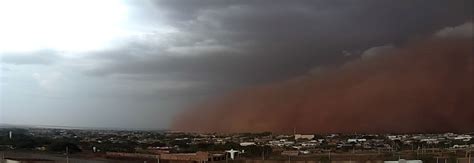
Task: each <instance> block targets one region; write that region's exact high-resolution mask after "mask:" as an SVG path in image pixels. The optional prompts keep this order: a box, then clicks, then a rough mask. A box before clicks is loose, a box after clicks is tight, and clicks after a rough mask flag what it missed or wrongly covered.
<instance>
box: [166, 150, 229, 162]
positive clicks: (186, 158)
mask: <svg viewBox="0 0 474 163" xmlns="http://www.w3.org/2000/svg"><path fill="white" fill-rule="evenodd" d="M225 159H226V155H225V154H223V153H209V152H196V153H168V154H161V155H160V161H163V162H167V163H206V162H212V161H220V160H225Z"/></svg>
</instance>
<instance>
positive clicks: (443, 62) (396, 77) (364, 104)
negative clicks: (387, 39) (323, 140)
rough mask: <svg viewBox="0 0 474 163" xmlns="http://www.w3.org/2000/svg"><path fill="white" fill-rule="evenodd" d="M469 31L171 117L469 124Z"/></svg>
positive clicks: (291, 124) (248, 127) (243, 124)
mask: <svg viewBox="0 0 474 163" xmlns="http://www.w3.org/2000/svg"><path fill="white" fill-rule="evenodd" d="M473 55H474V54H473V46H472V39H471V38H470V39H440V38H430V39H428V40H425V41H417V42H411V43H407V44H406V45H402V46H401V47H399V48H394V49H392V50H389V51H385V52H383V53H381V54H377V55H375V56H371V57H365V58H364V57H362V58H360V59H357V60H353V61H350V62H348V63H346V64H344V65H342V66H340V67H338V68H332V69H326V70H324V71H321V72H318V73H317V74H308V75H304V76H300V77H296V78H294V79H291V80H288V81H283V82H275V83H270V84H267V85H263V86H258V87H252V88H247V89H243V90H239V91H237V92H234V93H231V94H229V95H227V96H225V97H220V98H217V99H213V100H211V101H208V102H207V103H205V104H204V105H201V106H199V107H197V108H193V109H190V110H187V111H186V112H183V113H181V114H179V116H178V117H176V121H175V122H174V124H173V129H175V130H180V131H193V132H194V131H197V132H262V131H272V132H293V130H294V129H296V130H297V132H306V133H309V132H317V133H332V132H340V133H354V132H371V133H374V132H375V133H380V132H443V131H450V132H467V131H473V130H474V93H473V92H474V88H473V85H474V80H473V76H474V72H473V66H474V65H473V64H474V59H473V58H474V57H473Z"/></svg>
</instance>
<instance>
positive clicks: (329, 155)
mask: <svg viewBox="0 0 474 163" xmlns="http://www.w3.org/2000/svg"><path fill="white" fill-rule="evenodd" d="M328 158H329V162H331V150H330V149H329V154H328Z"/></svg>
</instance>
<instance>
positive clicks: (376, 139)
mask: <svg viewBox="0 0 474 163" xmlns="http://www.w3.org/2000/svg"><path fill="white" fill-rule="evenodd" d="M473 137H474V133H437V134H427V133H425V134H337V133H335V134H307V133H305V134H299V133H298V132H296V131H295V133H292V134H275V133H271V132H262V133H235V134H221V133H183V132H172V131H127V130H85V129H57V128H53V129H51V128H0V154H1V160H2V161H3V162H8V160H10V161H14V160H20V161H18V162H21V160H22V159H23V160H25V159H26V160H28V159H29V160H30V162H31V160H32V159H33V160H35V159H36V160H37V162H47V161H48V160H50V161H53V162H54V161H55V162H74V161H76V162H88V161H89V162H91V161H96V162H101V161H102V162H148V163H149V162H162V163H163V162H165V163H168V162H169V163H172V162H179V163H184V162H199V163H204V162H214V161H215V162H219V161H225V162H229V161H231V162H235V161H237V162H239V161H240V162H242V161H244V162H249V161H250V162H259V163H264V162H266V161H270V162H271V161H273V162H272V163H278V162H282V163H283V162H287V163H288V162H299V163H300V162H301V163H303V162H311V161H312V162H341V163H342V162H344V163H345V162H364V163H366V162H368V161H369V162H390V161H392V162H393V161H395V162H400V161H406V162H412V163H420V162H433V163H471V162H472V158H471V154H472V151H471V150H472V149H474V139H473ZM262 161H263V162H262Z"/></svg>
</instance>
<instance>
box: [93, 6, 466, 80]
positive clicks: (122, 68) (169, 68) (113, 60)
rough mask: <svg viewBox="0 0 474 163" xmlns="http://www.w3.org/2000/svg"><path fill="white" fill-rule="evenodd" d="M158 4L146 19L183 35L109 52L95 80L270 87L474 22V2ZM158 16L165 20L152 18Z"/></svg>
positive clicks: (144, 42) (97, 71)
mask: <svg viewBox="0 0 474 163" xmlns="http://www.w3.org/2000/svg"><path fill="white" fill-rule="evenodd" d="M141 3H142V4H143V2H141ZM150 3H151V4H153V5H154V7H150V8H152V9H153V10H151V11H146V12H143V13H142V15H146V14H150V15H151V18H148V19H145V20H147V21H149V20H151V19H152V18H153V15H159V14H161V15H160V16H161V17H164V18H163V19H161V20H162V21H165V22H166V23H165V24H169V25H171V26H173V27H174V28H176V29H177V31H178V32H177V33H176V34H174V35H173V36H169V37H171V38H168V40H166V41H164V42H162V43H161V44H158V43H157V42H154V41H153V39H151V40H152V41H150V40H141V41H137V42H134V44H133V45H130V46H128V47H126V49H123V50H120V51H119V52H117V51H110V52H103V53H102V54H101V55H99V57H101V59H104V58H105V59H109V62H108V64H104V65H101V66H99V67H98V68H96V69H90V70H89V71H88V73H90V74H95V75H109V74H158V75H163V74H166V76H167V77H172V78H176V79H179V80H191V81H204V82H215V83H229V82H230V83H246V84H252V83H259V82H268V81H272V80H281V79H286V78H288V77H290V76H295V75H298V74H301V73H303V72H306V71H308V70H309V69H311V67H315V66H318V65H325V64H334V63H342V62H344V61H345V60H347V59H350V58H347V57H345V56H344V55H343V54H342V52H341V51H342V50H349V51H360V50H363V49H366V48H367V47H371V46H373V45H384V44H387V43H398V42H401V41H404V40H405V39H407V38H409V39H412V37H413V36H424V35H427V34H431V33H432V32H433V31H434V30H437V29H440V28H442V27H446V26H449V25H458V24H460V23H462V22H464V21H466V20H468V19H470V18H471V17H472V15H471V14H472V13H471V11H472V10H471V9H470V8H466V6H469V5H466V4H471V3H472V2H471V1H450V2H448V1H429V2H428V1H420V0H417V1H387V0H384V1H375V0H373V1H357V2H355V1H296V2H295V1H272V2H271V3H269V2H268V1H213V0H205V1H193V2H188V1H186V2H185V1H153V2H149V4H150ZM155 10H159V11H160V13H155V14H151V13H153V12H157V11H155ZM176 36H179V37H176ZM150 37H160V36H158V35H157V36H153V35H152V36H150ZM164 37H168V36H164ZM163 44H166V45H163ZM95 57H98V56H95Z"/></svg>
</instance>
